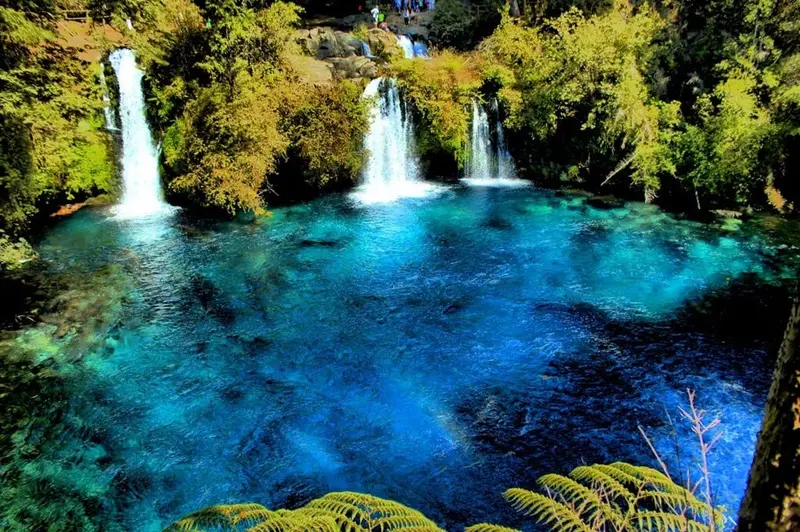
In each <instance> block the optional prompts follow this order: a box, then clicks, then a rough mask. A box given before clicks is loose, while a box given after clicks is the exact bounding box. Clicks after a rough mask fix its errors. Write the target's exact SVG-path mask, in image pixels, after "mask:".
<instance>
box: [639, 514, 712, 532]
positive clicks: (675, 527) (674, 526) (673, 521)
mask: <svg viewBox="0 0 800 532" xmlns="http://www.w3.org/2000/svg"><path fill="white" fill-rule="evenodd" d="M634 521H636V522H637V523H638V525H639V528H640V529H641V530H656V531H658V532H709V531H710V530H711V529H710V527H709V526H708V525H705V524H703V523H698V522H697V521H694V520H692V519H689V518H687V517H685V516H683V515H678V514H672V513H668V512H639V513H637V514H636V516H635V517H634Z"/></svg>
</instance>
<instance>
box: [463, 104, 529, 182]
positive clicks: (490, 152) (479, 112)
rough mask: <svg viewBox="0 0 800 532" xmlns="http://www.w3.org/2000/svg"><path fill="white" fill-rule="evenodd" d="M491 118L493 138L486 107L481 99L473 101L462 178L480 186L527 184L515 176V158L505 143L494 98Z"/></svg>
mask: <svg viewBox="0 0 800 532" xmlns="http://www.w3.org/2000/svg"><path fill="white" fill-rule="evenodd" d="M492 117H493V119H494V122H495V127H494V138H492V134H491V132H492V129H491V127H490V125H489V115H488V113H487V112H486V109H485V108H484V106H483V104H481V103H480V102H479V101H478V100H474V99H473V100H472V127H471V134H470V146H469V160H468V163H467V168H466V171H465V177H464V179H463V181H465V182H466V183H467V184H470V185H477V186H527V185H528V184H529V183H528V181H525V180H522V179H517V178H516V177H515V169H514V160H513V159H512V158H511V154H510V153H509V152H508V148H507V146H506V141H505V133H504V131H503V123H502V121H501V120H500V111H499V106H498V105H497V99H494V100H493V101H492Z"/></svg>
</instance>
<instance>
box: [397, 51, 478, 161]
mask: <svg viewBox="0 0 800 532" xmlns="http://www.w3.org/2000/svg"><path fill="white" fill-rule="evenodd" d="M392 69H393V74H394V75H395V76H396V77H397V80H398V83H399V85H400V87H401V88H402V89H403V90H404V92H405V95H406V100H407V101H408V102H409V103H410V104H411V106H412V107H413V108H414V109H415V110H416V111H417V113H418V114H419V117H420V120H419V121H418V126H419V128H418V133H419V135H418V148H419V150H420V152H422V153H423V154H425V153H428V154H429V155H435V154H444V155H447V156H450V157H452V158H454V159H455V160H456V161H458V162H459V164H463V162H464V161H466V157H467V149H468V140H469V120H470V111H469V109H470V105H471V102H472V98H473V97H475V96H476V95H477V89H478V88H479V86H480V78H479V77H478V75H477V72H476V71H475V69H474V68H473V67H472V65H471V64H470V59H469V57H466V56H462V55H459V54H456V53H453V52H447V51H445V52H442V53H439V54H437V55H436V56H435V57H433V58H432V59H431V60H429V61H416V60H404V61H400V62H398V63H395V64H394V65H392Z"/></svg>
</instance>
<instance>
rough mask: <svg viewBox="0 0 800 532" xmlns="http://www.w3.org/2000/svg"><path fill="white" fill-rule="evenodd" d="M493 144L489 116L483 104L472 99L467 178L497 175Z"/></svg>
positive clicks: (484, 177) (483, 177)
mask: <svg viewBox="0 0 800 532" xmlns="http://www.w3.org/2000/svg"><path fill="white" fill-rule="evenodd" d="M492 162H493V161H492V144H491V139H490V138H489V117H488V116H487V115H486V110H485V109H484V108H483V105H481V104H480V103H478V101H477V100H472V135H471V136H470V146H469V166H468V167H467V179H486V178H489V177H497V176H496V175H495V174H494V173H493V172H492Z"/></svg>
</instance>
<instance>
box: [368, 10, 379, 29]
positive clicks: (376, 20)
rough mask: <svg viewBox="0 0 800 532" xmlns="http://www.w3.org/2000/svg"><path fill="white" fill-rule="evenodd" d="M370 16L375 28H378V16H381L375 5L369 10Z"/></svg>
mask: <svg viewBox="0 0 800 532" xmlns="http://www.w3.org/2000/svg"><path fill="white" fill-rule="evenodd" d="M370 14H371V15H372V20H373V21H374V22H375V27H376V28H377V27H378V15H380V14H381V8H379V7H378V6H377V5H376V6H375V7H373V8H372V9H371V10H370Z"/></svg>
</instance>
